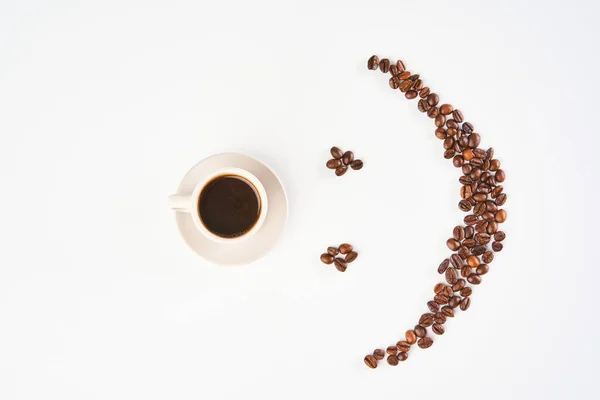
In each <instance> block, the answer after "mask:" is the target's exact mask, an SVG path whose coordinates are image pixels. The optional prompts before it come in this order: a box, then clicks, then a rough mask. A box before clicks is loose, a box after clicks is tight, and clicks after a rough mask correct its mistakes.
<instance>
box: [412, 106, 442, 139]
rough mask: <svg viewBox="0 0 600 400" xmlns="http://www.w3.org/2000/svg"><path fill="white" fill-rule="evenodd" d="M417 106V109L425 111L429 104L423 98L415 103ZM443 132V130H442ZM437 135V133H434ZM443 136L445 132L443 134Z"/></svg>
mask: <svg viewBox="0 0 600 400" xmlns="http://www.w3.org/2000/svg"><path fill="white" fill-rule="evenodd" d="M417 108H418V109H419V111H421V112H426V111H427V110H429V104H427V102H426V101H425V100H423V99H421V100H419V102H418V103H417ZM442 132H443V130H442ZM436 136H437V135H436ZM444 136H445V134H444Z"/></svg>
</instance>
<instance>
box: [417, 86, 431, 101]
mask: <svg viewBox="0 0 600 400" xmlns="http://www.w3.org/2000/svg"><path fill="white" fill-rule="evenodd" d="M430 92H431V90H430V89H429V88H428V87H424V88H423V89H421V90H419V97H420V98H422V99H424V98H426V97H427V96H429V93H430Z"/></svg>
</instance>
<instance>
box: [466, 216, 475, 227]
mask: <svg viewBox="0 0 600 400" xmlns="http://www.w3.org/2000/svg"><path fill="white" fill-rule="evenodd" d="M464 221H465V224H467V225H475V224H476V223H477V216H476V215H467V216H466V217H465V218H464Z"/></svg>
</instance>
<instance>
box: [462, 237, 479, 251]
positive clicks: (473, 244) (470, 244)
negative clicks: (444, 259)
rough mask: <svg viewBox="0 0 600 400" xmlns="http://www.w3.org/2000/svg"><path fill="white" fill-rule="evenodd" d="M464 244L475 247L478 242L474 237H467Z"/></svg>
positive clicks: (469, 247) (470, 247) (467, 246)
mask: <svg viewBox="0 0 600 400" xmlns="http://www.w3.org/2000/svg"><path fill="white" fill-rule="evenodd" d="M462 245H463V246H464V247H466V248H467V249H472V248H473V247H475V245H476V243H475V240H474V239H465V240H464V241H463V243H462Z"/></svg>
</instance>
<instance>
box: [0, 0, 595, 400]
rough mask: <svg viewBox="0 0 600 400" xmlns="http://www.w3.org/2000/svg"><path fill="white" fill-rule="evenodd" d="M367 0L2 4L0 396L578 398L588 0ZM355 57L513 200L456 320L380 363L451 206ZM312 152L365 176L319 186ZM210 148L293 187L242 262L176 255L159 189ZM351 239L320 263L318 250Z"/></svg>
mask: <svg viewBox="0 0 600 400" xmlns="http://www.w3.org/2000/svg"><path fill="white" fill-rule="evenodd" d="M369 3H371V4H367V2H354V1H339V2H323V1H298V2H276V1H273V2H264V1H251V2H247V1H235V2H234V1H230V2H218V1H211V2H206V1H148V0H143V1H142V0H140V1H133V0H129V1H124V0H115V1H96V2H85V1H66V0H52V1H17V0H3V1H2V2H1V3H0V137H1V140H0V182H2V185H1V186H2V189H1V190H2V194H1V196H0V239H1V243H2V245H1V249H2V250H1V251H0V398H2V399H3V400H4V399H6V400H12V399H61V400H64V399H236V398H264V399H312V398H316V399H363V398H370V397H381V398H383V397H382V396H388V397H389V398H409V397H411V398H419V399H428V398H444V399H453V398H460V399H484V398H485V399H505V398H514V399H517V398H519V399H526V398H527V399H549V398H556V399H564V398H578V399H583V398H593V397H594V391H593V390H594V388H595V387H597V382H594V381H593V379H594V378H596V379H597V377H596V374H597V372H598V368H597V360H598V358H599V357H600V351H599V349H600V346H599V344H598V328H599V324H598V312H597V309H596V308H595V304H594V300H595V299H596V298H597V293H596V289H597V287H598V286H597V285H598V283H597V282H598V278H599V277H600V273H599V272H598V268H599V265H598V262H597V256H596V255H595V254H596V253H597V251H596V249H597V247H598V239H599V238H598V233H597V230H596V227H597V226H598V223H599V222H600V221H599V220H598V211H597V209H596V206H594V204H597V202H598V200H597V198H596V193H597V189H596V186H597V184H598V183H599V181H600V179H599V176H598V172H597V168H598V167H597V162H598V157H597V151H598V150H597V147H598V144H599V142H600V140H599V139H598V135H599V134H600V133H599V132H598V124H597V120H598V118H597V116H598V111H597V107H598V101H597V95H598V89H599V81H600V78H599V77H598V76H599V73H598V70H599V68H600V60H599V55H598V38H599V35H600V29H599V28H598V21H597V18H598V13H599V11H600V10H599V6H598V5H597V3H596V4H594V3H595V2H593V1H564V2H557V1H528V2H524V1H517V0H515V1H510V2H483V1H427V2H425V1H398V0H394V1H385V0H381V1H376V2H369ZM372 54H378V55H380V56H382V57H390V58H394V59H396V58H402V59H403V60H404V61H405V63H406V64H407V66H408V68H409V69H410V70H411V71H414V72H417V73H420V74H421V75H422V77H423V78H424V80H425V83H426V85H428V86H430V87H431V88H433V89H434V90H435V91H436V92H438V93H440V95H441V98H442V101H443V102H450V103H452V104H454V105H456V106H457V107H458V108H460V109H461V110H462V111H463V113H464V114H465V117H466V119H467V120H468V121H471V122H472V123H473V124H474V125H475V127H476V130H477V131H478V132H480V133H481V135H482V147H484V148H487V147H488V146H493V147H494V148H495V150H496V155H497V157H498V158H499V159H501V161H502V163H503V168H504V169H505V171H506V173H507V181H506V182H505V185H504V186H505V189H506V191H507V193H508V195H509V198H508V202H507V204H506V209H507V210H508V215H509V219H508V221H507V223H506V224H504V225H503V227H504V229H505V231H506V232H507V235H508V237H507V239H506V241H505V250H504V251H502V252H501V253H499V254H498V255H497V257H496V260H495V261H494V263H493V264H492V266H491V271H490V273H489V274H488V275H487V276H485V277H484V279H483V283H482V285H481V286H480V287H477V288H476V289H475V293H474V295H473V297H472V306H471V308H470V309H469V311H468V312H466V313H460V314H459V315H458V316H457V317H456V318H455V319H453V320H451V321H449V322H448V323H447V324H446V329H447V331H446V334H445V335H444V336H442V337H439V338H435V343H434V345H433V347H431V348H430V349H428V350H420V349H418V348H417V349H415V350H414V351H411V353H410V358H409V360H408V361H407V362H406V363H403V364H401V365H400V366H398V367H396V368H392V367H389V366H388V365H387V364H385V363H384V364H380V367H379V368H377V369H376V370H370V369H368V368H366V367H365V366H364V364H363V361H362V359H363V357H364V355H365V354H367V353H368V352H370V351H372V350H373V349H374V348H376V347H383V346H387V345H389V344H392V343H395V342H396V341H397V340H399V339H400V338H401V336H402V335H403V333H404V331H405V330H406V329H409V328H411V327H412V326H414V324H415V323H416V321H417V320H418V317H419V316H420V314H421V313H423V312H425V311H426V307H425V303H426V301H427V300H428V299H430V297H431V296H432V294H433V292H432V288H433V286H434V284H435V283H437V282H438V281H440V277H439V275H437V273H436V268H437V265H438V264H439V262H440V261H441V260H442V259H443V258H445V257H446V256H447V255H448V254H449V251H448V250H447V248H446V246H445V241H446V239H447V238H448V237H450V235H451V232H452V227H453V226H454V225H455V224H457V223H460V222H461V220H462V217H463V214H462V213H461V212H460V211H459V210H458V208H457V206H456V205H457V203H458V200H459V195H458V191H459V184H458V181H457V180H458V177H459V171H457V170H456V169H454V168H453V167H452V166H451V163H450V162H449V161H446V160H444V159H443V158H442V153H443V149H442V145H441V142H440V141H439V140H438V139H436V138H435V137H434V135H433V131H434V128H433V124H432V122H431V120H430V119H429V118H427V117H425V116H423V115H422V114H421V113H419V112H418V111H417V109H416V102H415V101H412V102H408V101H407V100H406V99H404V97H403V96H401V95H400V94H399V92H397V91H392V90H391V89H390V88H389V87H388V82H387V81H388V77H387V76H384V75H382V74H381V73H380V72H373V71H368V70H367V69H366V61H367V59H368V57H369V56H371V55H372ZM332 145H339V146H342V147H343V148H345V149H352V150H354V151H355V153H356V155H357V156H358V157H360V158H362V159H363V160H364V162H365V168H364V169H363V170H361V171H359V172H354V171H350V173H348V174H347V175H345V176H344V177H342V178H336V177H335V176H334V175H333V173H332V171H329V170H327V169H326V168H325V167H324V164H325V162H326V161H327V159H328V149H329V148H330V147H331V146H332ZM225 150H233V151H243V152H246V153H248V154H251V155H254V156H256V157H258V158H260V159H262V160H263V161H265V162H267V163H268V164H269V165H270V166H271V167H272V168H273V169H274V170H275V171H276V172H277V173H278V174H279V175H280V177H281V179H282V181H283V182H284V184H285V186H286V189H287V191H288V196H289V203H290V215H289V221H288V225H287V227H286V230H285V232H284V235H283V237H282V238H281V240H280V242H279V243H278V246H277V247H276V248H275V249H274V250H273V251H272V252H271V253H269V254H268V256H267V257H266V258H264V259H263V260H261V261H259V262H256V263H254V264H252V265H249V266H245V267H236V268H225V267H219V266H215V265H211V264H208V263H206V262H205V261H203V260H202V259H201V258H199V257H198V256H197V255H195V254H194V253H193V252H192V251H191V250H190V249H188V248H187V247H186V245H185V244H184V242H183V241H182V240H181V238H180V237H179V235H178V232H177V229H176V225H175V221H174V217H173V214H172V212H170V211H169V210H168V209H167V204H166V198H167V195H168V194H170V193H171V192H173V191H174V190H175V189H176V187H177V185H178V183H179V181H180V179H181V177H182V176H183V175H184V173H185V172H186V171H187V170H188V169H189V168H190V167H191V166H193V165H194V164H195V163H196V162H198V161H199V160H201V159H202V158H204V157H206V156H208V155H210V154H213V153H216V152H220V151H225ZM344 241H348V242H351V243H353V244H354V245H355V247H356V248H357V250H358V251H359V253H360V256H359V258H358V260H357V261H356V262H355V263H353V264H352V265H351V266H350V267H349V268H348V270H347V272H346V273H344V274H341V273H339V272H337V271H336V270H335V268H333V267H331V266H324V265H323V264H321V263H320V262H319V254H320V253H321V252H322V251H323V250H324V249H325V248H326V247H327V246H328V245H332V244H339V243H340V242H344ZM440 393H443V394H440Z"/></svg>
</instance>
